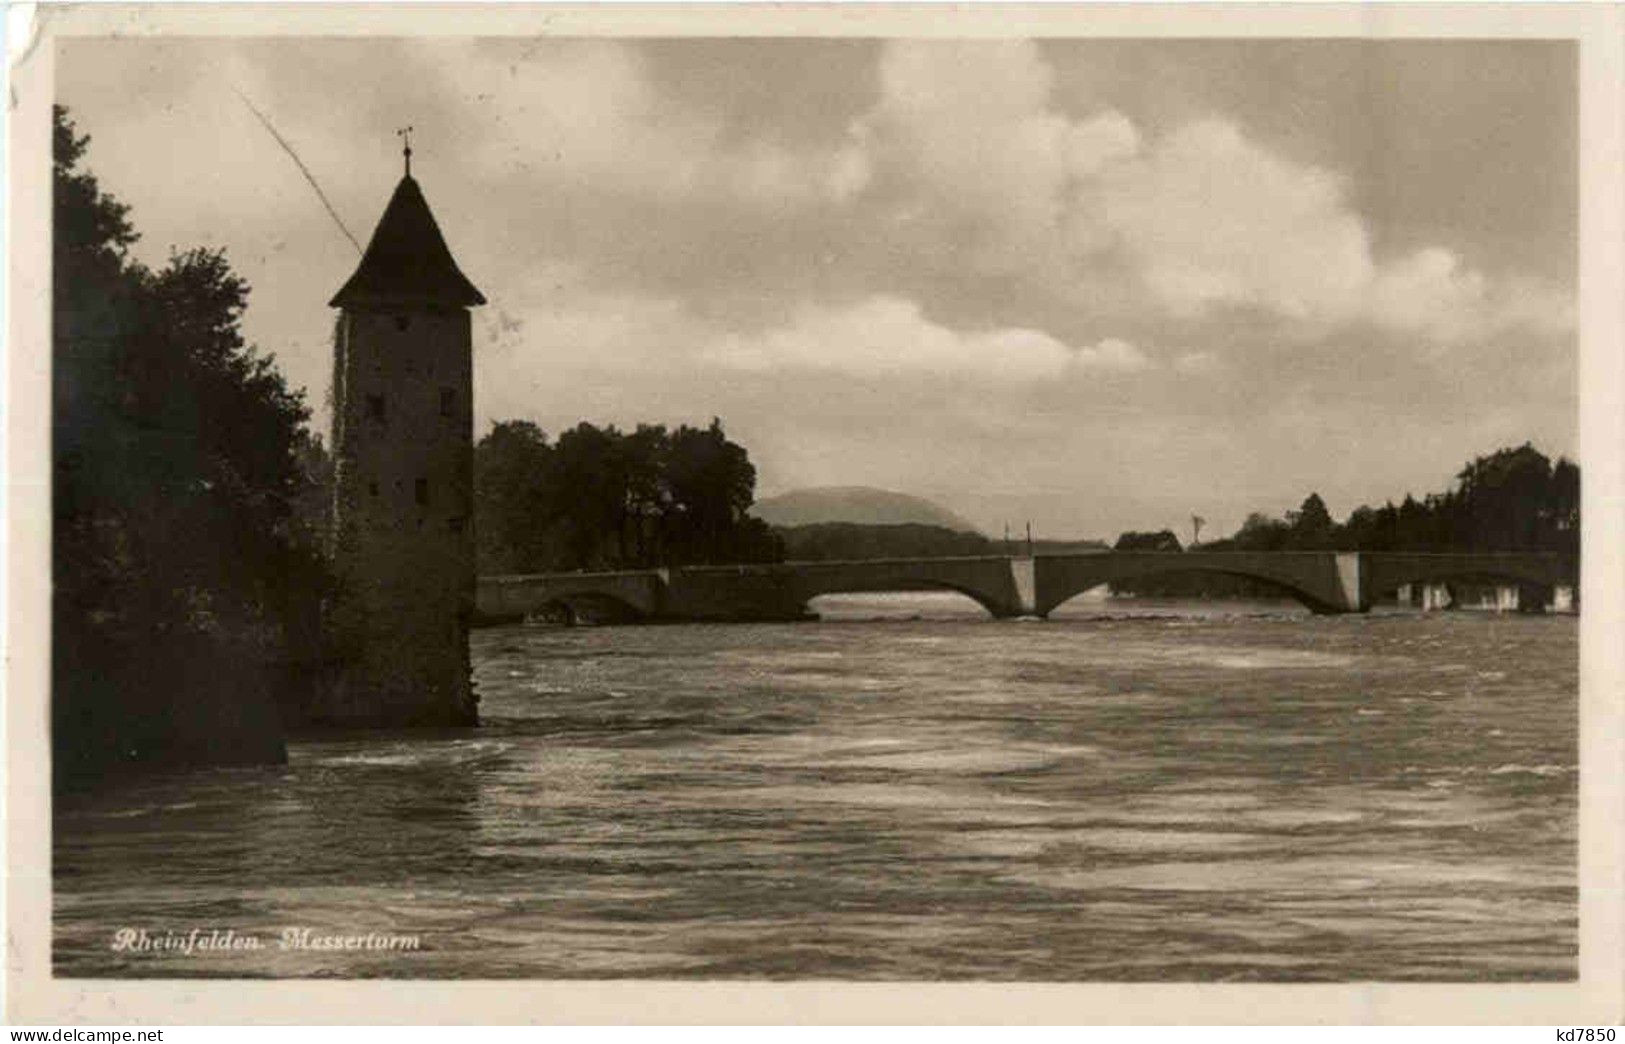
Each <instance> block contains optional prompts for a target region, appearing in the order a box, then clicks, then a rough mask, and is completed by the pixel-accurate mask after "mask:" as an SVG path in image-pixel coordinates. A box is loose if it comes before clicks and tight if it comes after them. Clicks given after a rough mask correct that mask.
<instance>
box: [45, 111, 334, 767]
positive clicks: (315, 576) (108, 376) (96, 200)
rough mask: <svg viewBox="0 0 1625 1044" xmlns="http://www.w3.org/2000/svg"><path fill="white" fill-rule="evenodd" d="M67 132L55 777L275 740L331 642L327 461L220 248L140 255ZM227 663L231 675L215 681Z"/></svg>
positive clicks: (266, 749)
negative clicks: (259, 344)
mask: <svg viewBox="0 0 1625 1044" xmlns="http://www.w3.org/2000/svg"><path fill="white" fill-rule="evenodd" d="M88 144H89V139H88V138H87V137H84V136H81V135H79V134H78V133H77V132H76V128H75V127H74V124H73V122H72V121H71V120H70V119H69V117H68V114H67V112H66V110H64V109H62V108H60V107H58V108H56V109H55V112H54V127H53V141H52V145H53V148H52V189H53V199H52V209H53V217H54V227H53V237H52V261H53V266H54V269H53V285H52V294H53V297H52V334H51V338H52V343H51V348H52V359H53V374H52V439H53V456H52V466H53V491H52V535H53V543H52V580H53V592H52V612H51V616H52V626H53V635H52V650H53V653H52V701H51V707H52V730H53V731H52V739H53V753H54V764H55V767H56V770H57V777H58V781H59V782H61V781H66V780H69V779H72V778H74V777H75V776H76V775H90V776H95V775H97V774H99V773H101V772H104V771H105V770H106V769H107V768H108V767H109V766H111V765H113V764H115V763H117V762H121V761H146V760H157V761H181V762H184V761H192V760H209V761H222V760H224V761H232V760H244V761H263V760H267V759H275V758H276V757H279V756H280V755H281V738H280V737H281V732H280V728H279V727H278V723H277V718H276V713H275V709H274V704H273V701H274V699H275V696H276V690H277V684H278V679H279V677H280V674H281V672H283V671H284V670H286V669H287V668H288V665H289V664H291V663H293V662H296V661H299V660H301V659H305V658H308V657H309V656H310V655H311V652H310V651H311V650H312V649H313V648H314V647H315V646H316V645H317V644H319V641H320V607H321V600H322V597H323V593H324V591H325V590H326V588H327V571H326V569H325V566H324V564H323V561H322V557H321V553H320V544H319V536H320V534H319V532H318V531H317V530H316V529H315V528H313V527H312V526H311V525H310V524H309V520H310V519H311V518H312V517H313V512H314V511H315V508H314V505H316V504H319V502H320V500H321V495H322V494H321V489H320V485H319V480H318V479H316V478H315V477H313V475H312V474H311V472H310V470H309V469H308V468H307V466H306V465H307V464H308V463H310V462H311V461H313V460H316V459H319V458H320V457H321V456H322V452H321V448H320V445H319V442H318V441H317V440H316V439H315V438H313V437H312V436H311V434H310V433H309V431H308V429H307V427H306V424H307V422H308V420H309V417H310V411H309V409H308V408H307V406H306V404H305V402H304V398H303V395H302V393H300V392H297V391H293V390H290V389H289V388H288V386H287V384H286V382H285V381H284V379H283V377H282V375H281V374H280V373H279V372H278V371H277V369H276V366H275V365H274V362H273V360H272V358H271V357H270V356H269V355H265V354H262V353H260V352H259V351H257V350H256V349H255V348H254V347H253V346H251V345H248V344H247V343H245V341H244V339H243V336H242V331H241V327H240V321H241V318H242V314H243V310H244V308H245V307H246V304H247V300H248V294H249V287H248V285H247V284H246V283H245V282H244V281H243V280H242V279H241V278H239V277H238V276H237V275H236V274H234V273H233V272H232V270H231V267H230V265H229V264H228V263H227V261H226V258H225V256H224V254H223V253H221V252H220V251H217V250H206V249H193V250H185V251H179V252H173V251H172V253H171V255H170V257H169V259H168V261H167V263H166V264H165V265H164V266H163V267H162V268H158V269H153V268H149V267H147V266H146V265H144V264H142V263H141V262H139V261H138V260H136V259H135V258H134V257H133V256H132V255H131V252H130V251H131V248H132V247H133V246H134V244H135V243H136V242H137V241H138V239H139V236H138V233H137V232H136V231H135V228H134V225H133V224H132V222H131V220H130V213H129V208H128V207H127V206H126V205H125V204H123V203H120V202H119V201H118V200H117V199H115V198H113V197H112V196H109V195H108V194H106V193H105V192H103V191H102V189H101V186H100V185H99V184H98V182H97V180H96V178H95V176H94V175H93V174H91V173H90V172H89V171H87V170H85V169H84V168H83V167H82V161H83V159H84V157H85V153H86V150H87V148H88ZM221 679H230V681H229V683H226V684H222V681H221Z"/></svg>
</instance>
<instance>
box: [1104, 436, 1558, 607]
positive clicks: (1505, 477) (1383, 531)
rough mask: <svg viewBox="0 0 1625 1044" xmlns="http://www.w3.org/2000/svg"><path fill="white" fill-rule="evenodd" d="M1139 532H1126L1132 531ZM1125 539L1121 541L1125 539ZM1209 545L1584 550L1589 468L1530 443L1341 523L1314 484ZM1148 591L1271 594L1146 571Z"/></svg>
mask: <svg viewBox="0 0 1625 1044" xmlns="http://www.w3.org/2000/svg"><path fill="white" fill-rule="evenodd" d="M1131 535H1134V534H1124V536H1125V537H1128V536H1131ZM1119 544H1121V541H1119ZM1202 550H1203V551H1325V550H1333V551H1423V552H1426V551H1436V552H1443V551H1546V552H1560V553H1565V554H1578V553H1579V550H1580V469H1579V467H1578V466H1577V465H1575V464H1574V463H1572V462H1571V461H1569V460H1566V459H1564V458H1561V457H1559V458H1558V459H1557V461H1556V462H1555V463H1554V462H1553V461H1551V460H1550V459H1549V458H1548V457H1546V455H1545V454H1543V453H1541V452H1540V451H1539V450H1537V449H1535V448H1534V446H1532V445H1530V444H1529V443H1527V442H1526V443H1524V444H1523V445H1521V446H1517V447H1512V448H1506V449H1500V450H1496V451H1495V452H1494V453H1491V454H1489V455H1488V456H1483V457H1477V458H1475V459H1474V460H1472V461H1470V462H1469V463H1468V464H1467V465H1466V466H1465V467H1463V468H1462V470H1461V471H1460V472H1459V473H1458V474H1457V475H1456V481H1455V483H1454V485H1453V486H1452V487H1451V488H1450V489H1449V490H1446V491H1445V492H1443V493H1430V494H1428V495H1427V496H1425V497H1424V498H1423V499H1421V500H1417V499H1416V498H1415V497H1413V496H1411V495H1410V494H1406V495H1405V498H1404V500H1403V501H1401V502H1400V504H1399V505H1398V506H1397V507H1396V506H1395V505H1394V503H1393V502H1392V501H1389V502H1388V503H1386V504H1384V505H1383V506H1382V507H1376V508H1374V507H1369V506H1361V507H1359V508H1356V509H1355V510H1354V511H1352V512H1351V513H1350V514H1349V517H1348V519H1347V521H1345V522H1343V523H1342V524H1339V523H1337V522H1336V521H1335V520H1334V519H1333V518H1332V517H1331V514H1330V512H1328V511H1327V510H1326V504H1325V502H1324V501H1323V500H1321V498H1320V495H1319V494H1316V493H1311V494H1309V496H1308V497H1307V498H1305V499H1304V502H1303V504H1302V505H1301V506H1300V507H1299V508H1298V510H1296V511H1289V512H1287V515H1286V517H1285V518H1272V517H1269V516H1267V515H1264V514H1260V513H1257V512H1255V513H1253V514H1251V515H1249V516H1247V520H1246V521H1245V522H1243V523H1242V526H1241V529H1240V530H1238V531H1237V532H1236V533H1235V534H1234V535H1233V536H1231V537H1229V538H1228V539H1225V540H1213V541H1209V542H1207V543H1204V544H1203V545H1202ZM1137 593H1140V594H1155V595H1208V596H1258V595H1270V594H1272V593H1273V592H1270V591H1269V590H1267V589H1266V588H1264V587H1262V586H1261V585H1258V584H1256V583H1252V582H1250V581H1247V580H1244V579H1240V578H1235V577H1224V576H1212V575H1201V574H1188V575H1177V576H1169V577H1162V578H1157V579H1154V580H1146V581H1140V582H1139V584H1138V591H1137Z"/></svg>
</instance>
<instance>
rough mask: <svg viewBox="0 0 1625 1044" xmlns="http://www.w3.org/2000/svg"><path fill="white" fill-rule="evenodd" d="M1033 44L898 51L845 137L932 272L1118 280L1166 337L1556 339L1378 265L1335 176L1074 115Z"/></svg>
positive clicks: (1562, 311) (1481, 291) (1435, 268)
mask: <svg viewBox="0 0 1625 1044" xmlns="http://www.w3.org/2000/svg"><path fill="white" fill-rule="evenodd" d="M1054 79H1055V77H1054V73H1053V70H1052V69H1051V68H1050V66H1049V64H1048V63H1047V62H1046V61H1045V59H1044V57H1043V55H1042V53H1041V52H1040V51H1039V50H1038V48H1037V46H1036V45H1035V44H1033V43H1032V42H1031V41H952V42H937V41H894V42H890V43H888V44H887V46H886V48H885V51H884V52H883V55H882V59H881V76H880V92H881V93H880V97H879V99H878V100H877V101H876V103H875V105H874V107H873V108H872V109H871V110H870V111H869V112H868V113H866V114H865V115H864V116H863V117H861V118H860V119H859V120H857V121H855V123H854V125H853V133H852V138H853V141H854V142H856V143H857V144H858V145H860V146H861V148H862V149H863V151H864V154H865V155H866V156H867V157H868V159H867V162H866V163H865V164H864V166H865V167H866V169H869V170H871V171H872V172H873V177H872V180H871V187H872V188H874V189H875V191H876V192H877V193H878V194H879V195H880V196H881V199H882V201H883V203H884V205H885V206H884V212H885V215H886V219H887V220H886V222H885V224H883V226H882V227H883V228H884V229H885V230H886V232H887V233H889V234H898V235H899V239H900V241H901V242H904V243H906V244H908V245H909V246H910V248H911V249H912V250H913V251H914V252H915V253H916V254H918V255H921V256H922V257H924V258H925V259H926V261H927V263H932V261H933V260H934V258H935V257H938V256H952V257H953V258H954V259H955V262H956V263H961V264H963V265H964V266H966V267H968V268H972V269H974V270H976V271H978V272H980V273H982V274H983V275H987V276H996V277H1013V278H1016V279H1020V280H1022V281H1025V282H1027V283H1029V284H1033V285H1040V286H1047V288H1048V291H1049V292H1050V293H1051V294H1052V295H1056V296H1058V297H1060V298H1063V299H1065V300H1069V301H1073V302H1078V301H1087V300H1088V299H1090V298H1091V297H1092V296H1097V295H1098V293H1099V290H1100V287H1101V286H1102V285H1103V284H1106V283H1109V282H1111V281H1113V280H1118V279H1123V280H1127V281H1128V282H1129V283H1130V284H1131V285H1132V286H1137V287H1138V288H1139V291H1140V294H1141V297H1142V301H1143V305H1144V306H1146V307H1151V308H1155V309H1158V310H1160V311H1162V312H1164V313H1166V314H1167V315H1169V316H1170V317H1171V318H1172V319H1174V320H1175V321H1180V320H1185V319H1193V318H1194V319H1200V318H1202V317H1203V316H1206V315H1209V314H1212V313H1214V312H1215V311H1219V310H1225V309H1230V310H1234V309H1250V310H1255V311H1258V312H1260V313H1263V314H1265V315H1269V316H1273V317H1275V318H1276V319H1277V320H1279V321H1281V322H1284V323H1287V324H1289V325H1290V326H1292V327H1295V328H1296V329H1298V330H1300V331H1301V330H1308V331H1310V332H1316V331H1324V329H1326V328H1328V327H1339V326H1349V325H1353V324H1368V325H1371V324H1374V325H1379V326H1381V327H1384V328H1387V329H1392V330H1398V331H1404V332H1410V333H1422V334H1426V335H1429V336H1432V337H1436V338H1443V339H1448V340H1462V339H1467V338H1472V337H1482V336H1489V335H1492V334H1495V333H1498V332H1501V331H1503V330H1506V329H1509V328H1515V327H1516V328H1532V329H1535V330H1538V331H1542V332H1562V331H1564V330H1567V329H1568V328H1569V327H1570V326H1571V325H1572V308H1571V307H1570V306H1569V304H1568V303H1567V302H1566V301H1565V300H1564V296H1563V295H1562V294H1561V293H1559V292H1558V291H1556V290H1555V289H1554V288H1550V287H1544V286H1541V285H1540V284H1538V283H1535V282H1533V281H1522V282H1519V281H1517V280H1503V281H1500V282H1497V281H1493V280H1491V279H1489V277H1487V276H1486V275H1484V274H1483V273H1480V272H1476V271H1472V270H1470V269H1467V268H1466V267H1465V266H1464V265H1463V264H1462V263H1461V261H1460V259H1459V258H1458V257H1457V255H1456V254H1454V253H1453V252H1451V251H1450V250H1448V249H1447V248H1444V247H1432V248H1427V249H1423V250H1420V251H1417V252H1415V253H1412V254H1410V255H1407V256H1402V257H1398V258H1395V259H1389V260H1384V259H1380V258H1378V257H1377V256H1376V253H1375V251H1374V249H1373V243H1372V236H1371V232H1370V230H1369V229H1368V227H1367V223H1366V221H1365V220H1364V219H1363V218H1362V217H1361V215H1360V214H1359V213H1358V212H1357V211H1356V210H1355V209H1354V207H1353V206H1352V204H1351V203H1350V199H1349V183H1348V181H1347V179H1346V178H1345V177H1344V176H1342V175H1340V174H1338V173H1337V172H1335V171H1330V170H1326V169H1323V168H1320V167H1317V166H1314V165H1312V164H1306V163H1302V162H1299V161H1297V160H1294V159H1291V158H1289V157H1286V156H1282V155H1279V154H1277V153H1275V152H1273V151H1272V150H1270V149H1269V148H1267V147H1266V146H1265V145H1263V144H1261V143H1260V142H1259V141H1257V140H1255V139H1253V138H1252V137H1250V136H1249V135H1248V133H1247V132H1246V130H1245V129H1244V128H1242V127H1241V126H1239V125H1237V124H1236V123H1235V122H1233V121H1231V120H1227V119H1223V118H1218V117H1210V118H1204V119H1199V120H1195V121H1192V122H1188V123H1185V124H1183V125H1180V126H1177V127H1175V128H1173V129H1171V130H1169V131H1167V132H1166V133H1163V134H1161V135H1156V136H1154V135H1148V134H1146V133H1144V132H1143V131H1142V130H1141V129H1140V128H1138V127H1137V126H1136V125H1135V124H1134V123H1133V122H1132V121H1131V120H1130V119H1129V118H1128V117H1126V116H1124V115H1123V114H1122V113H1120V112H1118V111H1116V110H1114V109H1111V108H1107V107H1103V106H1097V108H1096V110H1095V111H1094V112H1092V113H1091V114H1089V115H1085V116H1081V117H1079V116H1073V115H1069V114H1068V113H1066V112H1065V111H1063V110H1062V108H1061V107H1060V106H1059V104H1058V103H1057V100H1056V99H1055V97H1054V96H1053V95H1054Z"/></svg>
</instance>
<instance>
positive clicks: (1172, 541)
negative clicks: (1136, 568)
mask: <svg viewBox="0 0 1625 1044" xmlns="http://www.w3.org/2000/svg"><path fill="white" fill-rule="evenodd" d="M1112 550H1113V551H1183V550H1185V549H1184V548H1183V547H1181V546H1180V545H1179V538H1178V537H1176V536H1174V534H1173V530H1170V529H1162V530H1158V531H1157V532H1155V533H1135V532H1129V533H1124V534H1122V535H1120V536H1119V537H1118V538H1117V543H1116V544H1114V545H1112Z"/></svg>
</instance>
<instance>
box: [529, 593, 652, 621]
mask: <svg viewBox="0 0 1625 1044" xmlns="http://www.w3.org/2000/svg"><path fill="white" fill-rule="evenodd" d="M525 615H526V618H527V619H535V618H538V617H539V618H541V619H543V620H547V621H549V622H556V623H562V624H566V625H568V626H572V627H573V626H575V625H577V624H581V623H633V622H636V621H639V620H642V619H644V618H645V617H646V616H647V615H648V614H647V613H645V612H644V611H643V610H641V609H639V608H638V607H637V606H635V605H633V604H632V603H631V602H629V601H627V600H626V599H624V598H619V597H616V596H615V595H614V594H611V593H609V592H607V591H592V590H580V591H568V592H564V593H562V594H556V595H553V596H551V597H549V598H548V600H547V601H545V602H543V603H541V604H540V605H538V606H536V607H535V608H533V609H531V610H530V611H529V612H528V613H526V614H525Z"/></svg>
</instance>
